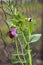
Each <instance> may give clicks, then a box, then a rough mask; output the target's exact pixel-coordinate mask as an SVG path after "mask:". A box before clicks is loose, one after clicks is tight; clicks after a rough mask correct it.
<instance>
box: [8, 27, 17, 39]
mask: <svg viewBox="0 0 43 65" xmlns="http://www.w3.org/2000/svg"><path fill="white" fill-rule="evenodd" d="M9 37H10V38H14V37H18V34H17V33H16V28H11V29H10V31H9Z"/></svg>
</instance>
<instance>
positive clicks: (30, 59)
mask: <svg viewBox="0 0 43 65" xmlns="http://www.w3.org/2000/svg"><path fill="white" fill-rule="evenodd" d="M28 57H29V64H30V65H32V56H31V51H30V46H29V45H28Z"/></svg>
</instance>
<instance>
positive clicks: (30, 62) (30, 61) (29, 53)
mask: <svg viewBox="0 0 43 65" xmlns="http://www.w3.org/2000/svg"><path fill="white" fill-rule="evenodd" d="M22 35H23V38H24V41H25V42H26V44H27V43H28V42H27V40H26V37H25V35H24V33H23V32H22ZM29 39H30V38H29ZM28 57H29V58H28V59H29V64H30V65H32V57H31V51H30V46H29V45H28Z"/></svg>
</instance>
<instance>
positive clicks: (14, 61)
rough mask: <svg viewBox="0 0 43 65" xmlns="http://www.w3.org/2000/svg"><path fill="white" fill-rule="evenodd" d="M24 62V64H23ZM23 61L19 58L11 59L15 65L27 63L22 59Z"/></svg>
mask: <svg viewBox="0 0 43 65" xmlns="http://www.w3.org/2000/svg"><path fill="white" fill-rule="evenodd" d="M21 61H22V62H21ZM21 61H20V59H19V58H18V59H17V58H16V59H11V62H12V63H13V64H15V63H26V60H24V59H21Z"/></svg>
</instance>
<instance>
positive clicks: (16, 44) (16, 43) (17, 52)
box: [15, 39, 24, 65]
mask: <svg viewBox="0 0 43 65" xmlns="http://www.w3.org/2000/svg"><path fill="white" fill-rule="evenodd" d="M15 40H16V39H15ZM16 49H17V53H18V45H17V40H16ZM18 58H19V59H20V62H21V63H22V60H21V58H20V56H19V55H18ZM22 65H24V64H23V63H22Z"/></svg>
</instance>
